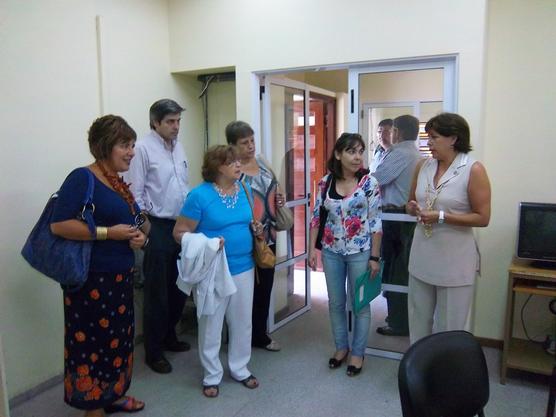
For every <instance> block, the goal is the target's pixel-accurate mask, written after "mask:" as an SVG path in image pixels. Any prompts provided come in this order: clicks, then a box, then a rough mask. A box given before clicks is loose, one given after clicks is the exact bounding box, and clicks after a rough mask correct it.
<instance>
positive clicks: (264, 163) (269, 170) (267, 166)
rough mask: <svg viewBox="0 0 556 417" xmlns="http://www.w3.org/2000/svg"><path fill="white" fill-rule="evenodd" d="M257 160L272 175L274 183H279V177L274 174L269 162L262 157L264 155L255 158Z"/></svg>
mask: <svg viewBox="0 0 556 417" xmlns="http://www.w3.org/2000/svg"><path fill="white" fill-rule="evenodd" d="M255 159H256V160H257V162H259V163H260V164H261V165H262V166H263V167H264V168H265V169H266V170H267V171H268V172H270V173H271V174H272V177H273V179H274V181H276V182H278V177H277V176H276V174H275V173H274V171H273V170H272V168H271V167H270V164H269V163H268V161H267V160H266V159H265V158H264V157H263V156H262V155H257V157H256V158H255Z"/></svg>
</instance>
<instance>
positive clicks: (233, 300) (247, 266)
mask: <svg viewBox="0 0 556 417" xmlns="http://www.w3.org/2000/svg"><path fill="white" fill-rule="evenodd" d="M240 168H241V165H240V163H239V160H238V155H237V151H236V150H235V148H233V147H232V146H225V145H218V146H214V147H212V148H210V149H209V150H208V151H207V152H206V153H205V157H204V161H203V167H202V176H203V179H204V180H205V182H203V183H202V184H200V185H198V186H197V187H195V188H194V189H193V190H191V192H190V193H189V194H188V195H187V198H186V200H185V203H184V205H183V208H182V210H181V213H180V216H179V217H178V219H177V221H176V225H175V227H174V238H175V239H176V241H177V242H178V243H180V244H181V239H182V236H183V234H184V233H193V232H195V233H203V234H204V235H205V236H207V237H209V238H214V237H218V238H220V245H221V247H222V246H223V247H224V249H225V251H226V260H227V261H228V267H229V269H230V274H231V275H232V278H233V280H234V284H235V285H236V287H237V292H235V293H234V294H232V295H231V296H229V297H227V298H226V299H224V300H223V302H222V303H220V305H219V306H218V308H217V310H216V312H215V313H214V314H213V315H210V316H207V315H203V316H201V317H200V319H199V356H200V359H201V363H202V365H203V367H204V369H205V376H204V378H203V394H204V395H205V396H206V397H209V398H213V397H216V396H218V393H219V388H218V385H219V384H220V381H221V380H222V375H223V369H222V364H221V363H220V358H219V352H220V344H221V334H222V325H223V323H224V317H226V322H227V324H228V330H229V333H230V342H229V345H228V365H229V368H230V373H231V375H232V378H234V379H235V380H236V381H239V382H241V383H242V384H243V385H245V386H246V387H247V388H257V387H258V386H259V382H258V381H257V379H256V378H255V377H254V376H253V375H251V373H250V372H249V370H248V369H247V364H248V363H249V360H250V358H251V308H252V305H253V285H254V282H253V281H254V278H253V272H254V261H253V235H252V232H251V230H250V227H252V228H253V233H254V234H255V235H261V234H262V233H263V227H262V224H260V223H259V222H256V223H255V222H253V217H252V213H251V208H250V205H249V200H248V197H247V195H246V192H245V190H248V192H249V193H251V188H250V187H249V186H248V185H247V186H246V188H244V187H243V186H242V185H241V184H240V182H239V181H238V180H239V178H240V176H241V169H240Z"/></svg>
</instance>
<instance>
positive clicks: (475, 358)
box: [398, 331, 489, 417]
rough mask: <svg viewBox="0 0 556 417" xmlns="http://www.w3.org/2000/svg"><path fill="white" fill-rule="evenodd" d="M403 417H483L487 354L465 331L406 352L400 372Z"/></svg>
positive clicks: (438, 335) (439, 335) (424, 342)
mask: <svg viewBox="0 0 556 417" xmlns="http://www.w3.org/2000/svg"><path fill="white" fill-rule="evenodd" d="M398 388H399V390H400V399H401V403H402V412H403V417H471V416H475V415H479V416H480V417H484V413H483V408H484V407H485V405H486V403H487V402H488V396H489V381H488V369H487V366H486V360H485V355H484V354H483V350H482V349H481V346H480V345H479V343H478V342H477V340H476V339H475V337H474V336H473V335H472V334H471V333H468V332H464V331H451V332H442V333H436V334H433V335H430V336H427V337H425V338H423V339H421V340H419V341H417V342H416V343H415V344H414V345H412V346H411V347H410V348H409V349H408V350H407V352H406V353H405V355H404V357H403V358H402V361H401V362H400V368H399V371H398Z"/></svg>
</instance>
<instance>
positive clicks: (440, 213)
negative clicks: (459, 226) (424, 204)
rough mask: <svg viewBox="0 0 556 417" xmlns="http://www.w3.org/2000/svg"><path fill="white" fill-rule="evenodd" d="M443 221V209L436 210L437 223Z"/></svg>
mask: <svg viewBox="0 0 556 417" xmlns="http://www.w3.org/2000/svg"><path fill="white" fill-rule="evenodd" d="M442 223H444V210H440V211H439V212H438V224H442Z"/></svg>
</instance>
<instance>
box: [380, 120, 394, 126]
mask: <svg viewBox="0 0 556 417" xmlns="http://www.w3.org/2000/svg"><path fill="white" fill-rule="evenodd" d="M384 126H390V127H392V126H394V121H393V120H392V119H382V120H381V121H380V122H378V127H384Z"/></svg>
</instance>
